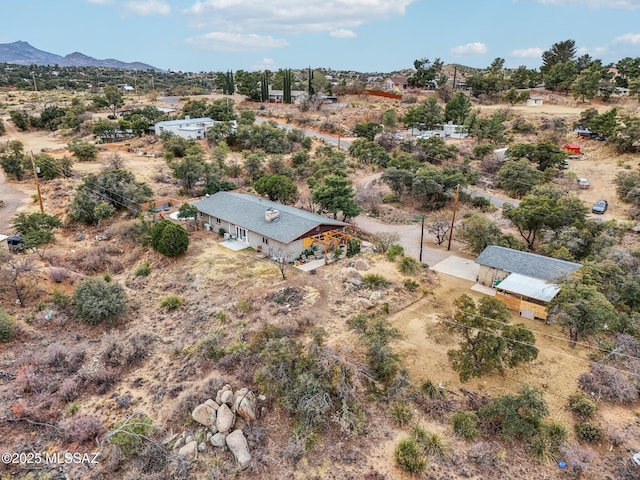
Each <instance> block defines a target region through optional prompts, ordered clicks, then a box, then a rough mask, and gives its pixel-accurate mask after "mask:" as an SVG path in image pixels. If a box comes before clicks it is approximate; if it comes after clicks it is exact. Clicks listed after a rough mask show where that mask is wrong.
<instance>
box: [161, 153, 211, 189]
mask: <svg viewBox="0 0 640 480" xmlns="http://www.w3.org/2000/svg"><path fill="white" fill-rule="evenodd" d="M169 168H170V169H171V172H172V173H173V176H174V177H175V178H177V179H178V180H180V182H181V183H182V186H183V188H184V190H185V191H186V192H191V191H192V190H193V187H194V186H195V184H196V183H197V182H198V181H199V180H201V179H202V176H203V175H204V173H205V170H206V165H205V162H204V160H203V159H202V157H200V156H198V155H187V156H185V157H182V158H180V159H176V160H173V161H172V162H169Z"/></svg>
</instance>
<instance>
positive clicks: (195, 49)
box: [0, 0, 640, 72]
mask: <svg viewBox="0 0 640 480" xmlns="http://www.w3.org/2000/svg"><path fill="white" fill-rule="evenodd" d="M2 3H3V6H2V20H3V21H2V28H1V29H0V43H9V42H15V41H17V40H22V41H26V42H29V43H30V44H31V45H33V46H34V47H36V48H38V49H40V50H44V51H47V52H50V53H55V54H58V55H67V54H69V53H72V52H74V51H79V52H82V53H84V54H86V55H89V56H92V57H94V58H98V59H105V58H116V59H118V60H122V61H126V62H133V61H140V62H144V63H148V64H150V65H153V66H155V67H158V68H162V69H171V70H182V71H191V72H199V71H226V70H234V71H236V70H239V69H242V70H263V69H269V70H278V69H280V68H304V67H307V66H309V65H310V66H312V67H314V68H319V67H325V68H333V69H335V70H356V71H360V72H391V71H395V70H400V69H404V68H412V67H413V62H414V60H416V59H419V58H429V59H431V60H433V59H434V58H440V59H441V60H442V61H444V63H459V64H463V65H468V66H472V67H487V66H488V65H490V64H491V62H492V61H493V59H495V58H496V57H501V58H504V59H505V66H506V67H509V68H511V67H513V68H516V67H518V66H520V65H526V66H527V67H529V68H538V67H539V66H540V65H541V63H542V62H541V54H542V52H543V51H544V50H547V49H548V48H549V47H551V45H552V44H554V43H556V42H560V41H563V40H568V39H573V40H575V41H576V46H577V47H578V54H579V55H582V54H584V53H588V54H590V55H591V56H592V57H593V58H600V59H602V60H603V61H604V62H605V63H610V62H615V61H617V60H619V59H621V58H623V57H626V56H630V57H639V56H640V0H454V1H446V0H437V1H435V0H63V1H56V0H19V1H12V2H9V1H8V0H3V2H2Z"/></svg>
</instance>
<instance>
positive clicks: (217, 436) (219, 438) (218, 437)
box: [209, 433, 227, 447]
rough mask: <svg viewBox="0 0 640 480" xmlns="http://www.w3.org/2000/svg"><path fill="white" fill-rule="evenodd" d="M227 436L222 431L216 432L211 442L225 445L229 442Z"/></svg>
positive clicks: (216, 444)
mask: <svg viewBox="0 0 640 480" xmlns="http://www.w3.org/2000/svg"><path fill="white" fill-rule="evenodd" d="M226 438H227V436H226V435H223V434H222V433H216V434H215V435H213V436H211V438H210V439H209V442H211V445H213V446H214V447H224V446H225V445H226V444H227V442H226V441H225V439H226Z"/></svg>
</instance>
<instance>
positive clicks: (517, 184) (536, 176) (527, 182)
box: [498, 158, 544, 197]
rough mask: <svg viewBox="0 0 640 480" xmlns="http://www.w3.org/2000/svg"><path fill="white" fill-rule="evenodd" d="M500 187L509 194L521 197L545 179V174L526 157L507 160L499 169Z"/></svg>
mask: <svg viewBox="0 0 640 480" xmlns="http://www.w3.org/2000/svg"><path fill="white" fill-rule="evenodd" d="M498 180H499V182H500V187H501V188H503V189H504V190H505V191H506V192H507V193H509V195H513V196H516V197H520V196H522V195H526V194H527V193H529V192H530V191H531V190H532V189H533V188H534V187H535V186H536V185H539V184H540V183H542V182H543V181H544V174H543V173H542V172H541V171H540V170H538V169H536V168H535V167H534V166H533V165H531V162H529V160H526V159H524V158H523V159H521V160H511V159H510V160H507V161H506V162H504V165H503V166H502V168H500V170H498Z"/></svg>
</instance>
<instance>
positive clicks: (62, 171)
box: [33, 153, 73, 180]
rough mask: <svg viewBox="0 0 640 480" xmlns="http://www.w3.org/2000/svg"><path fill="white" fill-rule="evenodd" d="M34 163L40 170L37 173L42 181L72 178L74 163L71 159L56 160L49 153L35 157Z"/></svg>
mask: <svg viewBox="0 0 640 480" xmlns="http://www.w3.org/2000/svg"><path fill="white" fill-rule="evenodd" d="M33 163H35V165H36V168H37V169H39V171H38V172H37V174H38V178H41V179H42V180H53V179H54V178H58V177H70V176H71V166H72V164H73V162H72V161H71V159H70V158H69V157H63V158H54V157H52V156H51V155H49V154H47V153H37V154H36V155H34V156H33Z"/></svg>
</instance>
